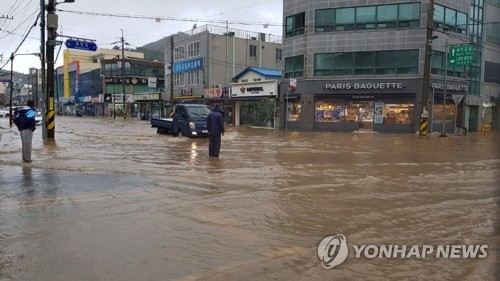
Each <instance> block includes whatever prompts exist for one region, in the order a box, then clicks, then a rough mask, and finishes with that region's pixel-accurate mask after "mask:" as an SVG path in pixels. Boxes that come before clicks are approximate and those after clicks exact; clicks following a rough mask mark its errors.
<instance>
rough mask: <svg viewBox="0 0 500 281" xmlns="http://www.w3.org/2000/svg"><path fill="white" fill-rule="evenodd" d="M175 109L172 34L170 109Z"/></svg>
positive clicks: (172, 43) (171, 43) (171, 44)
mask: <svg viewBox="0 0 500 281" xmlns="http://www.w3.org/2000/svg"><path fill="white" fill-rule="evenodd" d="M173 109H174V35H171V36H170V110H173Z"/></svg>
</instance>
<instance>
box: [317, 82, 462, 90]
mask: <svg viewBox="0 0 500 281" xmlns="http://www.w3.org/2000/svg"><path fill="white" fill-rule="evenodd" d="M446 85H447V87H446V88H447V90H449V91H457V92H467V91H468V86H465V85H459V84H451V83H446ZM431 86H432V88H433V89H444V84H441V83H432V85H431ZM404 88H406V85H405V84H404V83H402V82H369V83H327V84H325V90H389V89H395V90H401V89H404Z"/></svg>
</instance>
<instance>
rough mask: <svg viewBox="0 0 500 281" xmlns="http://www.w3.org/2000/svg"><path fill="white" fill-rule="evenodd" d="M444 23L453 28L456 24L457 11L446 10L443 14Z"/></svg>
mask: <svg viewBox="0 0 500 281" xmlns="http://www.w3.org/2000/svg"><path fill="white" fill-rule="evenodd" d="M444 22H445V23H446V24H449V25H452V26H455V25H456V24H457V11H455V10H452V9H448V8H446V10H445V13H444Z"/></svg>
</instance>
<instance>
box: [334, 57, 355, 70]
mask: <svg viewBox="0 0 500 281" xmlns="http://www.w3.org/2000/svg"><path fill="white" fill-rule="evenodd" d="M334 56H335V58H334V63H333V67H334V68H335V69H352V67H353V62H352V57H353V55H352V53H337V54H335V55H334Z"/></svg>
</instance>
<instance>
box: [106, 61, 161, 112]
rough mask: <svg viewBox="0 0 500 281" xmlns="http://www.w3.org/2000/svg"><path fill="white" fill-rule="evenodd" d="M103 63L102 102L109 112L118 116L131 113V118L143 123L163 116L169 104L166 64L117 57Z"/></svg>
mask: <svg viewBox="0 0 500 281" xmlns="http://www.w3.org/2000/svg"><path fill="white" fill-rule="evenodd" d="M101 63H102V68H101V75H102V76H101V77H102V78H103V81H104V82H103V93H104V95H103V97H102V98H103V100H102V102H104V103H105V104H106V105H107V112H110V113H111V114H116V115H123V113H124V112H127V114H128V116H131V117H137V118H141V119H149V117H150V116H153V117H160V116H161V115H162V108H163V107H164V104H165V98H164V97H163V95H164V85H165V80H164V79H165V78H164V77H165V72H164V71H165V65H164V63H163V62H159V61H151V60H144V59H137V58H131V57H125V58H123V59H122V58H118V57H116V58H113V59H103V60H101ZM122 63H124V64H123V67H122ZM123 106H125V108H124V107H123ZM116 115H115V117H116ZM120 117H121V116H120Z"/></svg>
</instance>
